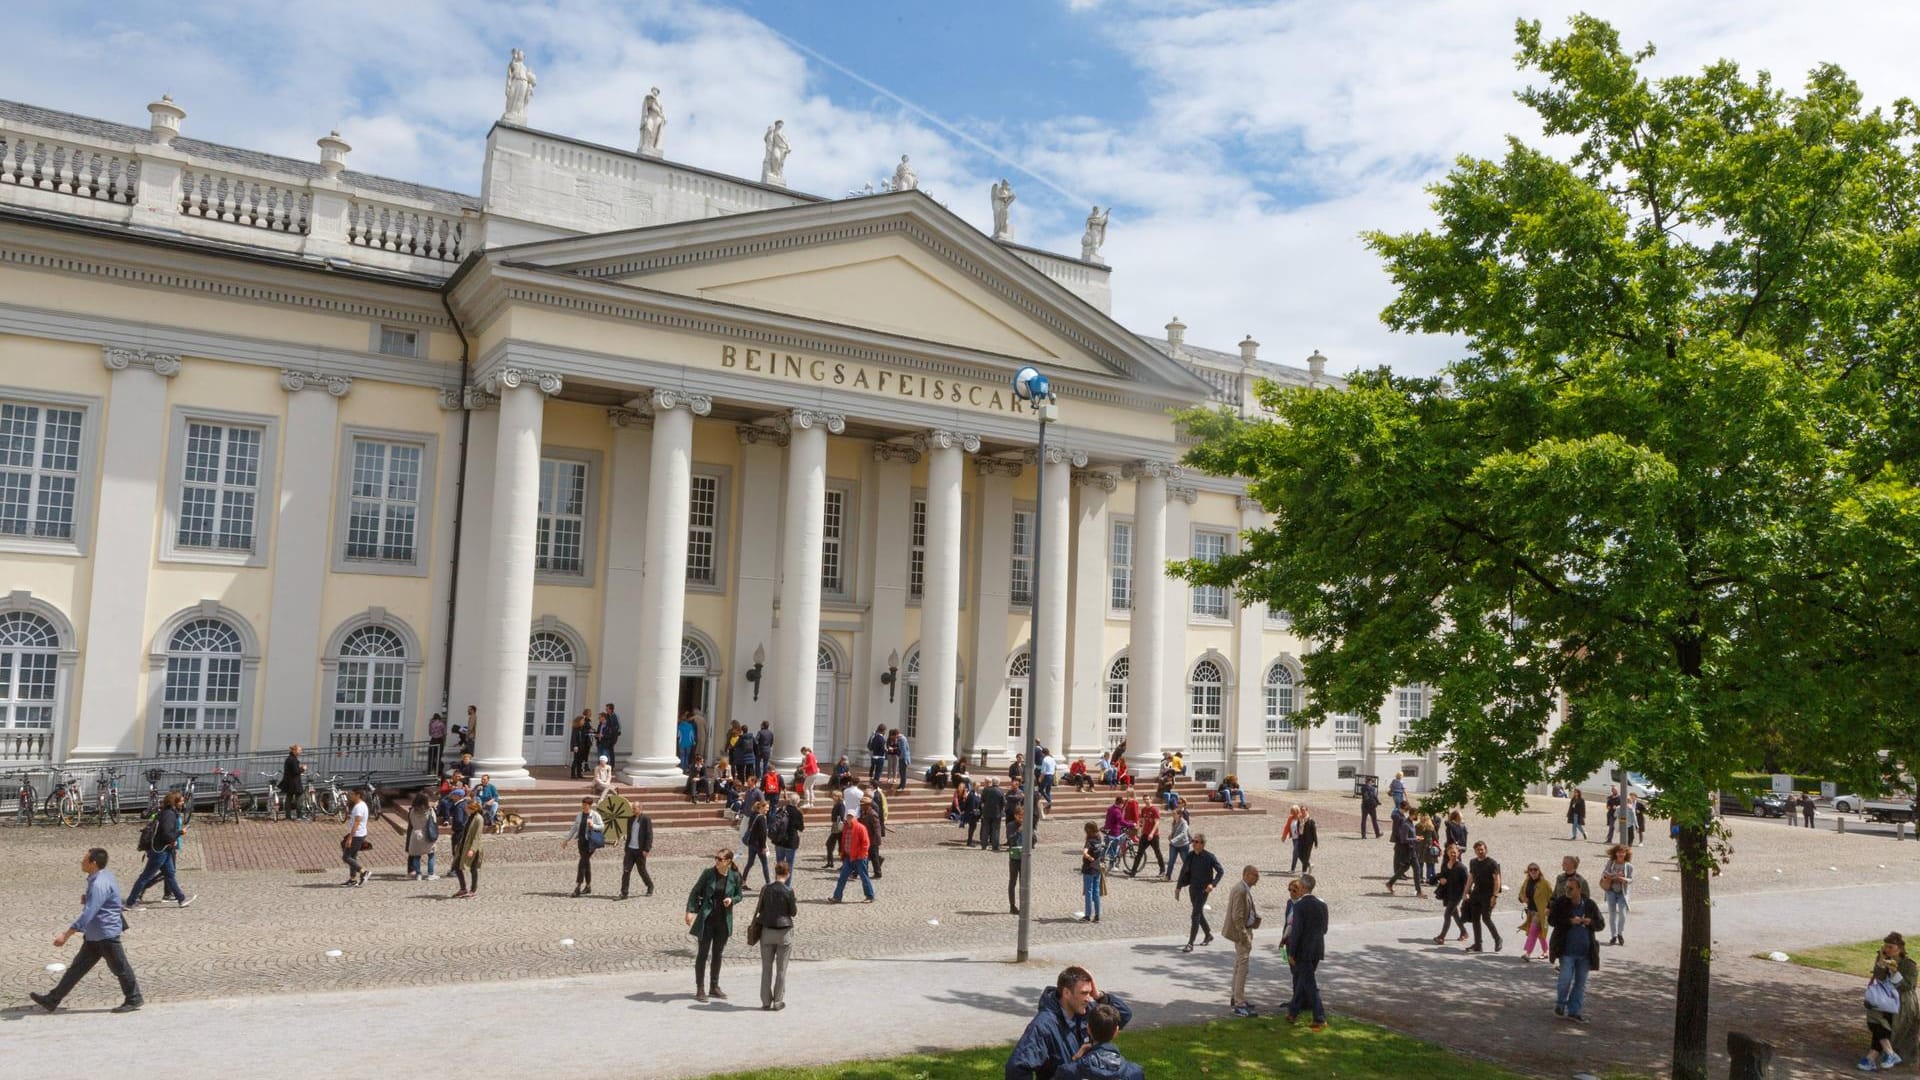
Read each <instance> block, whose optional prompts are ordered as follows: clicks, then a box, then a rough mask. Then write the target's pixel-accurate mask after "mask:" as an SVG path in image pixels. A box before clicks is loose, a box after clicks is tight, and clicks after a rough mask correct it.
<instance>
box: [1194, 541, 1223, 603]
mask: <svg viewBox="0 0 1920 1080" xmlns="http://www.w3.org/2000/svg"><path fill="white" fill-rule="evenodd" d="M1226 555H1227V534H1226V533H1222V532H1196V533H1194V534H1193V557H1194V559H1195V561H1197V562H1219V561H1220V560H1221V559H1224V558H1226ZM1193 613H1194V615H1196V616H1198V617H1200V618H1203V619H1224V618H1227V617H1228V609H1227V590H1226V589H1225V588H1223V587H1221V586H1219V585H1195V586H1194V587H1193Z"/></svg>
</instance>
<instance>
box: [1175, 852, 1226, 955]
mask: <svg viewBox="0 0 1920 1080" xmlns="http://www.w3.org/2000/svg"><path fill="white" fill-rule="evenodd" d="M1226 873H1227V872H1226V869H1225V868H1224V867H1222V866H1221V865H1220V859H1219V858H1218V857H1217V856H1215V855H1214V854H1213V852H1211V851H1208V850H1207V834H1205V833H1194V834H1193V854H1191V855H1189V856H1187V865H1186V867H1185V868H1184V869H1183V870H1182V871H1181V872H1180V880H1179V882H1178V883H1176V884H1175V885H1174V887H1173V895H1174V898H1175V899H1178V898H1179V896H1180V890H1181V889H1186V890H1187V903H1188V904H1190V905H1191V906H1192V909H1193V910H1192V917H1191V918H1190V919H1189V920H1188V921H1187V943H1186V945H1185V946H1183V947H1182V948H1181V950H1180V951H1181V952H1192V951H1193V939H1194V938H1195V937H1197V936H1199V935H1201V934H1205V935H1206V937H1205V939H1204V940H1202V941H1201V942H1200V944H1201V945H1203V946H1205V945H1211V944H1213V927H1211V926H1209V925H1207V898H1208V897H1209V896H1211V895H1212V894H1213V889H1214V886H1216V885H1218V884H1220V879H1221V878H1224V877H1226Z"/></svg>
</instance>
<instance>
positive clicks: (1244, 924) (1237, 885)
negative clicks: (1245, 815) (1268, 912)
mask: <svg viewBox="0 0 1920 1080" xmlns="http://www.w3.org/2000/svg"><path fill="white" fill-rule="evenodd" d="M1258 884H1260V870H1259V868H1258V867H1254V866H1246V867H1242V868H1241V870H1240V880H1239V881H1236V882H1234V883H1233V888H1231V889H1228V890H1227V916H1226V918H1225V919H1223V920H1221V923H1220V936H1221V937H1224V938H1226V939H1227V940H1228V941H1230V942H1232V943H1233V987H1232V989H1230V990H1229V991H1228V992H1227V1005H1228V1006H1229V1007H1230V1008H1232V1009H1233V1015H1235V1016H1238V1017H1241V1018H1243V1019H1244V1018H1246V1017H1250V1016H1252V1015H1254V1008H1253V1005H1252V1004H1251V1003H1250V1002H1248V1001H1247V968H1248V966H1249V965H1250V964H1251V962H1252V960H1253V932H1254V931H1255V930H1258V929H1259V928H1260V905H1259V904H1257V903H1255V902H1254V899H1253V887H1254V886H1255V885H1258Z"/></svg>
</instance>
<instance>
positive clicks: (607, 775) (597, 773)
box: [593, 754, 613, 798]
mask: <svg viewBox="0 0 1920 1080" xmlns="http://www.w3.org/2000/svg"><path fill="white" fill-rule="evenodd" d="M612 787H613V763H612V762H610V761H608V760H607V755H605V754H601V755H600V764H598V765H595V766H594V767H593V794H594V797H595V798H598V797H599V796H601V795H605V794H606V793H607V792H608V791H609V790H610V789H611V788H612Z"/></svg>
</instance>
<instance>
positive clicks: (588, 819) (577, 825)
mask: <svg viewBox="0 0 1920 1080" xmlns="http://www.w3.org/2000/svg"><path fill="white" fill-rule="evenodd" d="M568 841H575V842H577V843H578V844H579V845H580V863H579V865H578V866H577V867H575V869H574V872H573V895H575V896H588V895H591V894H592V893H593V853H594V852H596V851H599V850H600V849H601V848H603V847H606V846H607V822H606V819H605V818H603V817H601V816H600V811H598V810H595V809H594V808H593V799H591V798H588V797H582V798H581V800H580V812H579V813H578V814H575V815H574V816H573V828H571V829H568V830H567V835H565V836H563V837H561V838H560V846H561V847H566V846H567V843H568Z"/></svg>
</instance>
